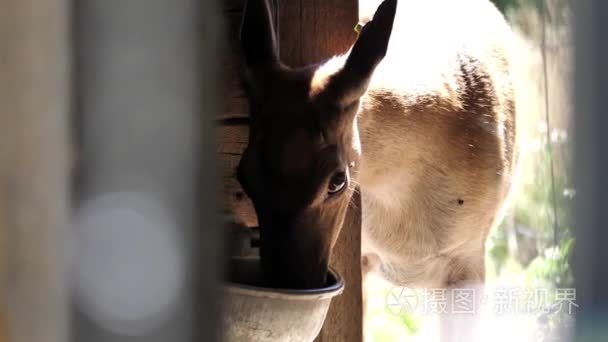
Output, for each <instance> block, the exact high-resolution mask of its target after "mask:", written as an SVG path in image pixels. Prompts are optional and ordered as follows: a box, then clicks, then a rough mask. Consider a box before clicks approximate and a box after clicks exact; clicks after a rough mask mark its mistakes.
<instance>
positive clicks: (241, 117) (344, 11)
mask: <svg viewBox="0 0 608 342" xmlns="http://www.w3.org/2000/svg"><path fill="white" fill-rule="evenodd" d="M243 3H244V0H226V2H225V14H226V17H227V18H228V20H227V21H228V23H229V41H230V57H228V59H227V61H226V64H225V65H226V69H225V72H226V75H227V79H226V84H225V85H226V87H227V92H226V97H225V103H224V110H223V112H222V113H221V116H220V119H221V120H222V125H221V126H220V128H219V129H220V133H219V137H220V145H219V149H218V154H219V159H220V166H221V168H222V173H223V202H222V206H223V209H225V210H227V211H230V212H232V213H233V214H234V216H235V218H236V220H237V221H238V222H240V223H242V224H244V225H246V226H256V225H257V221H256V218H255V212H254V210H253V207H252V205H251V202H250V200H249V199H248V198H247V197H246V196H245V195H244V193H243V191H242V189H241V188H240V186H239V184H238V182H237V181H236V180H235V177H234V175H235V168H236V166H237V165H238V161H239V159H240V154H241V153H242V151H243V149H244V148H245V145H246V143H247V130H248V126H247V121H246V118H247V102H246V98H245V93H244V91H243V88H242V87H241V80H240V78H239V71H240V68H241V64H240V63H241V61H240V58H239V56H240V55H239V54H240V51H239V41H238V34H239V28H240V20H241V13H242V9H243ZM277 3H278V10H277V11H278V13H275V15H278V24H279V46H280V55H281V59H282V60H283V62H285V63H286V64H287V65H290V66H294V67H295V66H302V65H305V64H308V63H314V62H319V61H322V60H324V59H326V58H329V57H331V56H333V55H336V54H340V53H344V52H345V51H347V50H348V48H349V47H350V45H351V44H352V43H353V42H354V40H355V38H356V35H355V33H354V31H353V28H354V26H355V24H356V23H357V21H358V12H357V0H278V1H277ZM355 203H360V198H357V199H356V201H355ZM356 207H357V208H360V205H357V206H356ZM360 227H361V212H360V210H353V211H352V212H349V213H348V217H347V220H346V223H345V227H344V228H343V231H342V234H341V235H340V238H339V240H338V243H337V246H336V249H335V250H334V255H333V258H332V260H331V264H332V266H333V267H335V268H336V269H337V270H338V271H339V272H340V274H342V276H343V277H344V278H345V281H346V289H345V291H344V293H343V294H342V296H340V297H338V298H337V299H335V300H334V302H333V303H332V306H331V308H330V312H329V313H328V317H327V320H326V322H325V326H324V328H323V330H322V331H321V334H320V336H319V338H318V339H317V341H322V342H337V341H338V342H339V341H348V342H353V341H361V340H362V338H363V337H362V303H361V271H360V259H361V254H360V246H361V229H360Z"/></svg>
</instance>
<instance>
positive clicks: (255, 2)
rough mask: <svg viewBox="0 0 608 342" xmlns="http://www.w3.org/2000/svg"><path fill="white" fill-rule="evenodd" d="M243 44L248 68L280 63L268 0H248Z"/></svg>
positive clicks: (242, 34)
mask: <svg viewBox="0 0 608 342" xmlns="http://www.w3.org/2000/svg"><path fill="white" fill-rule="evenodd" d="M241 46H242V49H243V55H244V58H245V65H246V67H247V68H248V69H258V68H266V67H272V66H273V65H276V64H278V62H279V58H278V53H277V43H276V33H275V31H274V25H273V21H272V16H271V13H270V6H269V4H268V1H267V0H248V1H247V4H246V5H245V13H244V14H243V22H242V25H241Z"/></svg>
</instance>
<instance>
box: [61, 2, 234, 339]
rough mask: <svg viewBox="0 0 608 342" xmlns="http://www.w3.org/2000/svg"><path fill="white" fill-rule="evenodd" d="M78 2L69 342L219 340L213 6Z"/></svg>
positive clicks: (217, 43)
mask: <svg viewBox="0 0 608 342" xmlns="http://www.w3.org/2000/svg"><path fill="white" fill-rule="evenodd" d="M75 5H76V7H77V8H76V11H75V16H76V19H77V23H76V29H75V35H76V51H77V58H76V64H77V69H76V87H75V88H76V94H77V101H78V102H77V111H76V112H77V113H78V115H79V118H78V121H79V125H78V126H79V136H80V139H79V140H80V142H79V145H80V155H79V157H80V158H79V160H80V166H79V170H80V176H79V182H78V188H77V198H76V205H75V218H74V225H73V230H72V232H71V233H72V234H73V235H74V237H73V238H74V241H75V251H74V266H75V267H74V278H73V283H74V295H73V297H74V299H75V301H74V312H75V318H74V330H73V332H74V341H77V342H81V341H83V342H84V341H86V342H110V341H148V342H155V341H158V342H165V341H171V342H182V341H210V342H212V341H215V340H217V337H218V333H219V331H218V329H217V328H216V326H217V325H218V323H219V317H220V315H219V304H220V303H219V295H218V294H219V278H220V273H221V267H220V266H221V259H220V258H219V256H220V250H221V246H222V241H221V239H220V237H221V235H220V229H219V221H218V216H217V212H218V207H217V205H216V202H217V191H216V189H217V187H218V184H217V183H218V181H217V179H216V174H217V172H216V167H215V164H216V163H215V148H214V146H215V144H214V143H215V139H214V137H213V131H214V126H215V123H214V121H213V119H214V118H215V116H216V115H217V111H218V105H217V99H218V97H219V94H218V89H221V87H220V86H219V85H218V81H219V80H220V77H219V70H221V68H220V67H219V66H220V65H221V63H223V58H222V56H221V54H220V52H221V51H220V50H221V47H222V45H223V44H222V41H223V40H222V39H221V34H220V28H221V27H222V25H221V22H220V20H221V16H220V15H219V4H218V3H217V1H200V0H172V1H167V0H130V1H123V0H82V1H78V2H76V3H75Z"/></svg>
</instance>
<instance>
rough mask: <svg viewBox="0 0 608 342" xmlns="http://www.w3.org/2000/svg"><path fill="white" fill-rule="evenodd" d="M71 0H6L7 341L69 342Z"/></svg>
mask: <svg viewBox="0 0 608 342" xmlns="http://www.w3.org/2000/svg"><path fill="white" fill-rule="evenodd" d="M68 4H69V1H65V0H47V1H35V0H2V1H0V8H1V10H0V23H1V24H0V341H2V342H5V341H11V342H34V341H48V342H64V341H67V339H68V334H67V331H68V329H67V322H68V319H67V295H66V286H65V285H66V283H65V265H64V262H63V259H64V251H65V246H63V241H64V240H65V237H66V236H65V229H66V226H67V222H66V217H67V215H66V213H67V203H68V201H67V200H68V173H69V163H68V143H67V133H68V120H67V119H68V112H69V101H70V99H69V78H70V77H69V55H70V51H69V36H68V32H69V31H68V23H69V7H68Z"/></svg>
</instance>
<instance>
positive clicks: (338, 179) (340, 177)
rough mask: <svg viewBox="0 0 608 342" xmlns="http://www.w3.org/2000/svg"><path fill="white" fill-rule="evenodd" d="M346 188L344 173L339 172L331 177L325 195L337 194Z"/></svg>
mask: <svg viewBox="0 0 608 342" xmlns="http://www.w3.org/2000/svg"><path fill="white" fill-rule="evenodd" d="M345 186H346V172H344V171H339V172H336V173H334V174H333V176H331V179H330V180H329V185H328V186H327V193H328V194H330V195H334V194H337V193H338V192H340V191H342V189H344V187H345Z"/></svg>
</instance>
